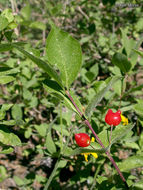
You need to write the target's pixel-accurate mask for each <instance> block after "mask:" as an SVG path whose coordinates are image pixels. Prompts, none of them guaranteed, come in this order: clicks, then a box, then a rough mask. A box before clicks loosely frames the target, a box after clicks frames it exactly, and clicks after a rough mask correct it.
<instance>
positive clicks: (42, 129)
mask: <svg viewBox="0 0 143 190" xmlns="http://www.w3.org/2000/svg"><path fill="white" fill-rule="evenodd" d="M34 127H35V129H36V130H37V132H38V133H39V134H40V135H41V136H42V137H44V136H45V135H46V133H47V127H48V125H47V124H46V123H42V124H41V125H34Z"/></svg>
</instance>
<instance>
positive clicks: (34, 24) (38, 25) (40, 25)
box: [29, 21, 46, 30]
mask: <svg viewBox="0 0 143 190" xmlns="http://www.w3.org/2000/svg"><path fill="white" fill-rule="evenodd" d="M29 27H31V28H37V29H40V30H45V29H46V25H45V24H44V23H42V22H38V21H35V22H32V23H31V24H30V25H29Z"/></svg>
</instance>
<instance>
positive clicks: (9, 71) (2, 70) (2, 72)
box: [0, 67, 20, 76]
mask: <svg viewBox="0 0 143 190" xmlns="http://www.w3.org/2000/svg"><path fill="white" fill-rule="evenodd" d="M18 72H20V71H19V69H18V68H14V69H12V68H9V67H0V75H1V76H2V75H9V74H15V73H18Z"/></svg>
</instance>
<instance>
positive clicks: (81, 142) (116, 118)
mask: <svg viewBox="0 0 143 190" xmlns="http://www.w3.org/2000/svg"><path fill="white" fill-rule="evenodd" d="M121 120H122V121H123V122H124V123H125V122H126V124H128V119H127V118H125V117H124V116H123V115H122V114H121V111H120V110H118V111H117V112H115V113H114V112H113V111H112V110H111V109H109V110H108V112H107V114H106V115H105V122H106V123H107V124H108V125H110V126H111V128H112V127H113V126H117V125H119V124H120V122H121ZM75 141H76V143H77V145H78V146H81V147H87V146H89V145H90V142H91V140H90V137H89V136H88V134H86V133H77V134H75Z"/></svg>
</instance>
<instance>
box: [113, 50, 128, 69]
mask: <svg viewBox="0 0 143 190" xmlns="http://www.w3.org/2000/svg"><path fill="white" fill-rule="evenodd" d="M112 63H113V64H114V65H116V66H117V67H119V69H120V70H121V71H122V72H124V73H127V72H129V71H130V69H131V63H130V61H128V59H127V57H126V55H124V54H122V53H115V54H114V56H113V58H112Z"/></svg>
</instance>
